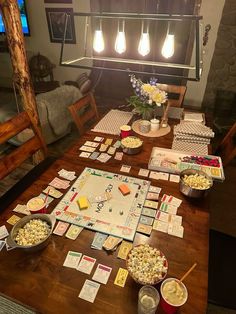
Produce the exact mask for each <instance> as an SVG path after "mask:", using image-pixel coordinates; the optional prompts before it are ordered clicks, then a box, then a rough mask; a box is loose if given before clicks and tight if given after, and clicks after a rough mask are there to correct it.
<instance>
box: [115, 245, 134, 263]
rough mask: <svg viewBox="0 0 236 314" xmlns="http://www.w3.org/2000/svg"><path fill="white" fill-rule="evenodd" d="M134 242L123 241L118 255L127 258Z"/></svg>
mask: <svg viewBox="0 0 236 314" xmlns="http://www.w3.org/2000/svg"><path fill="white" fill-rule="evenodd" d="M132 247H133V244H132V243H131V242H127V241H122V243H121V245H120V248H119V251H118V254H117V257H118V258H120V259H124V260H126V258H127V255H128V253H129V251H130V250H131V249H132Z"/></svg>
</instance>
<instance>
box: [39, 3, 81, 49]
mask: <svg viewBox="0 0 236 314" xmlns="http://www.w3.org/2000/svg"><path fill="white" fill-rule="evenodd" d="M45 10H46V16H47V22H48V30H49V35H50V40H51V42H52V43H61V42H62V40H63V36H64V29H65V21H66V16H67V15H68V21H67V29H66V40H65V43H67V44H75V42H76V38H75V25H74V18H73V16H72V13H73V9H72V8H46V9H45Z"/></svg>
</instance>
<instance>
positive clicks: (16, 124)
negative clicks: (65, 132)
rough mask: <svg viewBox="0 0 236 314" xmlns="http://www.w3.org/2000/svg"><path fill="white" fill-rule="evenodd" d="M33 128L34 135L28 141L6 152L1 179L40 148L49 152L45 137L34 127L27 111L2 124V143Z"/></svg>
mask: <svg viewBox="0 0 236 314" xmlns="http://www.w3.org/2000/svg"><path fill="white" fill-rule="evenodd" d="M28 128H32V130H33V132H34V135H33V137H31V138H30V139H29V140H28V141H26V142H24V143H23V144H22V145H20V146H19V147H17V148H15V149H14V150H13V151H12V152H10V153H9V154H5V155H4V156H3V157H2V158H1V159H0V179H3V178H4V177H5V176H7V175H8V174H10V173H11V172H12V171H13V170H14V169H16V168H17V167H19V166H20V165H21V164H22V163H23V162H24V161H25V160H26V159H28V158H29V157H31V156H33V155H34V154H35V153H36V152H37V151H38V150H42V151H43V152H44V155H46V153H47V148H46V145H45V143H44V141H43V139H42V138H41V137H40V136H39V135H38V133H37V131H36V130H35V129H34V127H33V124H32V122H31V120H30V118H29V116H28V114H27V112H25V111H24V112H21V113H20V114H18V115H17V116H15V117H13V118H12V119H10V120H8V121H6V122H4V123H2V124H0V145H1V144H4V143H5V142H7V141H8V140H9V139H11V138H12V137H14V136H16V135H17V134H19V133H20V132H22V131H23V130H25V129H28Z"/></svg>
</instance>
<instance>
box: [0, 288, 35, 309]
mask: <svg viewBox="0 0 236 314" xmlns="http://www.w3.org/2000/svg"><path fill="white" fill-rule="evenodd" d="M0 313H1V314H36V313H39V312H37V311H36V310H34V309H32V308H30V307H28V306H27V305H24V304H22V303H20V302H18V301H16V300H14V299H12V298H10V297H8V296H6V295H4V294H1V293H0Z"/></svg>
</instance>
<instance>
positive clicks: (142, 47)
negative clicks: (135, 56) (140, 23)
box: [138, 32, 150, 57]
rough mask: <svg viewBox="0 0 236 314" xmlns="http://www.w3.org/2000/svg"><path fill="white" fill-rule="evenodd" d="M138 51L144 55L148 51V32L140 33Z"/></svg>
mask: <svg viewBox="0 0 236 314" xmlns="http://www.w3.org/2000/svg"><path fill="white" fill-rule="evenodd" d="M138 52H139V53H140V54H141V55H142V56H143V57H145V56H146V55H148V54H149V52H150V39H149V33H143V32H142V34H141V37H140V41H139V45H138Z"/></svg>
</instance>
